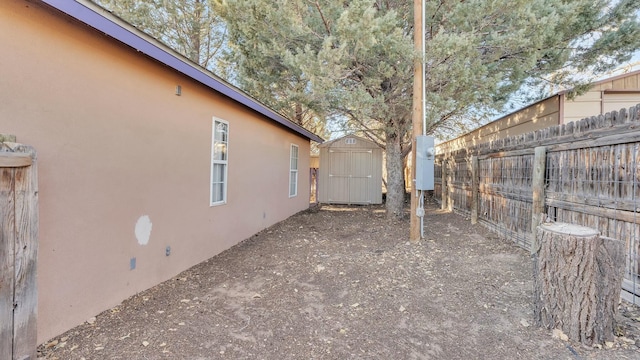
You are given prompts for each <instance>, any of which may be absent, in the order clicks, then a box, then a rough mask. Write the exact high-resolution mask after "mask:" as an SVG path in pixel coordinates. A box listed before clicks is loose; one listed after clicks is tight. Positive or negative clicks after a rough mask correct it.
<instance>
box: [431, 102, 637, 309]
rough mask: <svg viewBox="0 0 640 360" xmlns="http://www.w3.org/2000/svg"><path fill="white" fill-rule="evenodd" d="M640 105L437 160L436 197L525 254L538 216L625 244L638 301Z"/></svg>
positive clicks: (630, 293)
mask: <svg viewBox="0 0 640 360" xmlns="http://www.w3.org/2000/svg"><path fill="white" fill-rule="evenodd" d="M639 162H640V105H637V106H634V107H632V108H630V109H628V110H627V109H621V110H620V111H618V112H616V111H614V112H611V113H607V114H606V115H600V116H597V117H591V118H585V119H582V120H580V121H578V122H572V123H568V124H565V125H560V126H553V127H549V128H545V129H541V130H537V131H535V132H531V133H527V134H523V135H520V136H515V137H511V138H505V139H499V140H496V141H493V142H490V143H484V144H479V145H477V146H475V147H471V148H467V149H461V150H456V151H453V152H450V153H443V154H438V155H437V156H436V169H435V176H436V185H435V196H436V199H438V200H439V201H441V205H442V208H443V209H449V210H453V211H456V212H460V213H463V214H465V215H468V216H469V217H470V218H471V221H472V222H479V223H481V224H483V225H485V226H486V227H488V228H489V229H491V230H492V231H495V232H497V233H498V234H500V235H501V236H503V237H505V238H507V239H511V240H512V241H514V242H515V243H516V244H518V245H519V246H521V247H523V248H525V249H530V248H531V247H532V239H535V236H534V231H535V228H536V227H535V226H533V225H534V224H536V225H537V224H538V223H539V220H540V217H541V216H542V214H543V213H544V214H546V216H548V217H550V218H551V219H553V220H555V221H559V222H567V223H573V224H577V225H582V226H587V227H591V228H594V229H597V230H599V231H600V232H601V233H602V234H603V235H604V236H608V237H612V238H616V239H621V240H623V241H624V242H625V243H626V250H627V257H626V263H625V279H624V281H623V289H624V290H625V291H623V292H622V294H623V298H624V299H625V300H627V301H630V302H632V303H636V304H640V256H639V253H640V165H639V164H638V163H639Z"/></svg>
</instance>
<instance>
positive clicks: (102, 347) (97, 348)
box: [93, 346, 104, 351]
mask: <svg viewBox="0 0 640 360" xmlns="http://www.w3.org/2000/svg"><path fill="white" fill-rule="evenodd" d="M93 350H95V351H100V350H104V346H97V347H96V348H95V349H93Z"/></svg>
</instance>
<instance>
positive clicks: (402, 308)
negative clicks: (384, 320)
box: [398, 305, 407, 312]
mask: <svg viewBox="0 0 640 360" xmlns="http://www.w3.org/2000/svg"><path fill="white" fill-rule="evenodd" d="M398 310H400V312H405V311H407V309H405V307H404V306H402V305H400V309H398Z"/></svg>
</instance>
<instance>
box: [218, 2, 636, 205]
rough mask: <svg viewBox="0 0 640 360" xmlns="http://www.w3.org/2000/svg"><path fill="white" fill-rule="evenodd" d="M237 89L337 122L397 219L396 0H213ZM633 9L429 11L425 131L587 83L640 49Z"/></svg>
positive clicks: (565, 5)
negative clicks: (538, 88) (358, 136)
mask: <svg viewBox="0 0 640 360" xmlns="http://www.w3.org/2000/svg"><path fill="white" fill-rule="evenodd" d="M214 1H215V2H216V5H217V9H218V11H219V13H220V15H221V16H222V17H223V18H224V19H225V20H226V21H227V30H228V32H229V36H230V37H229V44H230V50H231V52H230V54H231V56H232V61H233V63H234V64H235V66H236V70H237V71H238V73H237V79H238V81H239V84H240V86H241V87H242V88H244V89H245V90H246V91H248V92H249V93H251V94H253V95H254V96H256V97H258V98H259V99H262V100H263V101H266V102H267V103H268V104H270V105H272V106H276V107H279V108H280V109H289V111H290V113H293V118H296V116H297V115H298V114H302V113H305V112H307V111H308V112H310V113H313V114H316V115H320V116H322V117H324V118H332V119H343V120H345V121H347V122H348V126H352V127H354V128H357V129H359V130H361V131H363V133H364V134H365V135H366V136H368V137H369V138H370V139H372V140H374V141H376V142H377V143H379V144H380V145H381V146H383V148H384V149H385V151H386V160H387V161H386V167H387V176H388V178H387V191H388V192H387V214H388V216H390V217H393V216H402V209H403V201H404V192H405V188H404V180H403V160H404V158H405V156H406V155H407V154H408V153H409V151H410V149H411V142H410V128H411V98H412V91H413V89H412V81H413V78H412V70H413V62H414V60H415V59H416V57H421V55H420V54H417V53H416V52H415V51H414V49H413V8H412V5H413V4H412V2H410V1H398V0H386V1H383V0H376V1H374V0H352V1H337V0H268V1H267V0H214ZM638 8H640V2H639V1H637V0H619V1H606V0H595V1H594V0H464V1H463V0H428V1H427V9H426V12H427V14H428V15H427V19H426V24H427V30H426V44H425V46H426V57H425V59H424V61H425V63H426V69H427V70H426V78H427V80H426V83H427V131H428V132H429V133H434V132H437V131H447V130H448V129H452V128H456V127H461V126H463V124H464V119H465V116H467V115H468V114H470V113H473V112H482V111H485V110H491V109H497V108H499V107H500V106H502V105H503V104H504V102H505V101H506V99H508V97H509V95H511V94H512V93H514V92H515V91H516V90H518V89H519V88H520V87H521V86H522V85H523V84H525V83H529V84H530V85H531V84H533V85H535V84H543V83H548V82H551V83H555V84H564V85H565V86H575V85H577V84H583V83H585V82H586V81H588V80H589V79H585V78H576V77H575V76H572V75H573V74H575V73H585V72H588V73H592V74H599V73H602V72H603V71H606V70H609V69H611V68H612V67H614V66H616V65H617V64H619V63H620V62H622V61H625V60H628V59H629V57H630V54H631V53H632V52H633V51H635V50H636V49H638V48H639V47H640V26H639V23H638V19H637V16H636V12H637V11H638Z"/></svg>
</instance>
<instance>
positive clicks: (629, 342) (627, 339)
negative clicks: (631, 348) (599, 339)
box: [620, 336, 636, 345]
mask: <svg viewBox="0 0 640 360" xmlns="http://www.w3.org/2000/svg"><path fill="white" fill-rule="evenodd" d="M620 340H622V341H624V342H625V343H627V344H631V345H635V344H636V341H635V340H633V339H629V338H628V337H625V336H621V337H620Z"/></svg>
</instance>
